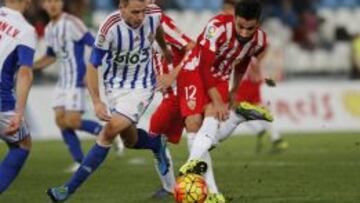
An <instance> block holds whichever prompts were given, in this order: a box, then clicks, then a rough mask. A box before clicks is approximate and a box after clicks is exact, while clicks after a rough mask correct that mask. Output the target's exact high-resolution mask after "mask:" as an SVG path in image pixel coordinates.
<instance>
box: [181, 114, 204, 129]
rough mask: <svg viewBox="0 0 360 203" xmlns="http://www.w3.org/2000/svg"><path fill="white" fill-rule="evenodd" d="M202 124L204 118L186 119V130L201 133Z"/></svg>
mask: <svg viewBox="0 0 360 203" xmlns="http://www.w3.org/2000/svg"><path fill="white" fill-rule="evenodd" d="M201 123H202V117H201V116H196V117H188V118H186V119H185V125H186V130H187V131H188V132H197V131H199V129H200V127H201Z"/></svg>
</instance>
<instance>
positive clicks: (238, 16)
mask: <svg viewBox="0 0 360 203" xmlns="http://www.w3.org/2000/svg"><path fill="white" fill-rule="evenodd" d="M260 16H261V5H260V3H258V2H257V1H254V0H242V1H240V2H239V3H237V4H236V7H235V16H234V15H226V14H220V15H217V16H215V17H214V18H212V19H211V20H210V21H209V23H208V24H207V26H206V27H205V29H204V31H203V32H202V33H201V35H200V36H199V38H198V40H197V46H196V47H195V48H194V49H193V50H192V51H191V52H189V53H188V54H187V55H186V57H185V59H184V60H183V61H182V63H181V65H180V66H178V67H177V68H176V69H175V70H174V71H173V72H172V73H170V74H169V75H168V76H165V77H163V78H161V79H160V80H159V81H158V88H160V89H163V88H164V87H167V86H168V85H169V84H168V83H169V81H172V80H173V79H174V78H176V77H178V78H177V82H178V94H179V96H180V106H181V113H182V115H183V116H184V117H186V119H185V123H186V125H187V129H188V130H189V129H190V130H193V131H194V132H197V133H196V138H195V140H194V144H193V147H192V150H191V153H190V158H189V161H188V162H187V163H186V164H185V165H184V166H183V167H181V168H180V173H189V172H195V173H204V172H205V171H206V163H204V162H203V161H201V160H202V159H203V156H204V154H206V152H207V151H208V150H209V149H210V148H211V146H212V145H213V144H215V143H217V141H218V137H219V136H220V135H221V134H222V133H223V132H222V131H225V132H226V133H228V132H229V129H232V128H234V129H235V127H236V126H237V125H238V124H239V123H240V122H243V121H246V119H249V118H250V116H248V115H238V114H236V113H235V111H234V110H229V108H228V103H232V102H233V96H232V94H233V93H234V92H236V91H237V88H238V81H240V80H241V78H242V75H243V74H244V73H245V71H246V69H247V67H248V64H249V62H250V60H251V58H252V57H256V58H258V59H261V58H262V57H263V55H264V53H265V50H266V47H267V44H268V39H267V36H266V33H265V32H263V31H262V30H261V29H260ZM233 70H234V72H235V75H234V76H235V77H234V78H235V79H234V81H235V83H234V84H235V85H234V88H233V89H232V91H230V97H229V79H230V74H231V72H232V71H233ZM252 110H255V111H256V113H258V114H257V115H256V117H255V118H256V119H264V120H270V116H269V115H268V112H267V111H260V110H259V109H257V108H252ZM203 114H204V117H205V118H204V119H203V122H201V121H202V115H203ZM229 116H230V117H229ZM221 121H225V122H224V123H222V124H226V125H225V126H226V127H224V128H223V127H220V128H219V125H220V122H221ZM201 123H202V124H201ZM229 124H231V125H229ZM234 124H236V125H235V126H233V125H234ZM200 125H201V128H200ZM199 128H200V129H199ZM221 137H222V136H221Z"/></svg>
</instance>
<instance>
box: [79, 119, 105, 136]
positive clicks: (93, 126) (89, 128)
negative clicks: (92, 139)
mask: <svg viewBox="0 0 360 203" xmlns="http://www.w3.org/2000/svg"><path fill="white" fill-rule="evenodd" d="M79 130H82V131H85V132H87V133H90V134H93V135H95V136H97V135H99V134H100V132H101V130H102V126H101V125H100V124H99V123H98V122H95V121H92V120H82V121H81V126H80V128H79Z"/></svg>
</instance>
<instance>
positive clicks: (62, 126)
mask: <svg viewBox="0 0 360 203" xmlns="http://www.w3.org/2000/svg"><path fill="white" fill-rule="evenodd" d="M55 122H56V125H57V126H58V127H59V128H60V129H65V128H66V122H65V118H64V117H60V116H57V117H56V118H55Z"/></svg>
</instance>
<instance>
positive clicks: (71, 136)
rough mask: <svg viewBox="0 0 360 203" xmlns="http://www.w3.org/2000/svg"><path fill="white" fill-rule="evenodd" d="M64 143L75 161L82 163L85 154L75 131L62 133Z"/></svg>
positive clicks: (63, 131) (67, 130)
mask: <svg viewBox="0 0 360 203" xmlns="http://www.w3.org/2000/svg"><path fill="white" fill-rule="evenodd" d="M61 134H62V137H63V139H64V142H65V143H66V145H67V147H68V149H69V151H70V154H71V156H72V158H73V159H74V161H76V162H78V163H81V162H82V160H83V158H84V154H83V152H82V149H81V143H80V140H79V138H78V137H77V135H76V133H75V131H74V130H71V129H65V130H62V131H61Z"/></svg>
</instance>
